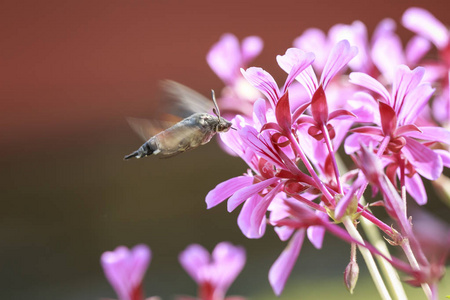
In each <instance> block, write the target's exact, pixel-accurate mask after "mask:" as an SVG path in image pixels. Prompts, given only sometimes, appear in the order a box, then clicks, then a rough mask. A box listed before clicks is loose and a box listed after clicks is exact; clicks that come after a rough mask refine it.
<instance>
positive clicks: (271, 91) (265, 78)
mask: <svg viewBox="0 0 450 300" xmlns="http://www.w3.org/2000/svg"><path fill="white" fill-rule="evenodd" d="M241 73H242V75H244V77H245V79H247V81H248V82H250V83H251V84H252V85H253V86H254V87H256V88H257V89H258V90H260V91H261V92H262V93H263V94H264V95H265V96H266V97H267V99H269V101H271V103H272V105H275V104H276V103H277V101H278V99H279V98H280V93H279V89H278V85H277V83H276V82H275V79H273V77H272V75H270V74H269V73H268V72H266V71H264V70H263V69H261V68H256V67H251V68H248V69H247V70H244V69H241Z"/></svg>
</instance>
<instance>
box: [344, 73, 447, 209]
mask: <svg viewBox="0 0 450 300" xmlns="http://www.w3.org/2000/svg"><path fill="white" fill-rule="evenodd" d="M424 73H425V70H424V68H422V67H417V68H416V69H414V70H410V69H409V68H408V67H407V66H404V65H402V66H399V67H398V69H397V72H396V75H395V79H394V83H393V87H392V91H391V92H390V93H389V92H388V91H387V89H386V88H385V87H384V86H383V85H382V84H381V83H380V82H378V81H377V80H375V79H374V78H372V77H370V76H369V75H367V74H364V73H358V72H354V73H351V74H350V82H352V83H354V84H357V85H360V86H363V87H366V88H367V89H369V90H371V91H373V92H374V93H376V94H377V97H378V99H379V102H378V103H377V102H376V101H375V99H374V98H373V97H372V96H371V95H370V94H366V98H367V99H372V100H370V101H366V102H365V104H364V105H366V108H367V106H371V107H372V111H373V112H378V114H375V116H372V117H369V118H367V119H366V120H364V119H360V121H363V122H364V121H368V122H375V123H378V126H377V127H373V126H371V127H368V126H367V127H360V128H356V129H354V130H353V131H354V132H356V133H357V134H354V135H352V136H350V137H349V138H347V140H346V143H345V147H346V152H347V153H352V152H354V151H355V150H357V149H359V147H360V143H361V142H363V143H364V144H365V145H369V144H370V143H371V144H372V145H376V144H378V143H379V142H381V140H382V139H383V138H386V137H387V138H389V143H388V145H387V151H388V152H387V153H385V155H383V157H384V158H386V159H388V162H387V165H389V167H388V170H387V172H388V175H389V176H390V178H391V180H392V182H395V180H394V177H395V175H396V174H397V171H398V172H400V174H403V175H402V176H401V178H400V179H401V182H402V184H405V185H406V189H407V190H408V192H409V193H410V194H411V196H413V198H414V199H415V200H416V201H417V202H418V203H419V204H424V203H426V201H427V197H426V193H425V189H424V187H423V183H422V180H421V179H420V177H419V176H418V175H417V174H416V172H417V173H419V174H420V175H422V176H423V177H425V178H427V179H430V180H435V179H437V178H438V177H439V176H440V174H441V173H442V170H443V160H442V157H441V156H446V154H440V153H439V152H436V151H433V150H432V149H430V148H429V147H428V146H427V145H426V144H423V143H420V142H418V141H416V140H415V138H417V139H421V140H426V141H438V142H442V143H449V141H450V132H449V131H447V130H445V129H444V128H441V127H434V126H422V127H418V126H416V125H415V124H414V123H415V121H416V119H417V118H418V116H419V114H420V112H421V110H422V109H423V107H424V106H425V105H426V104H427V102H428V100H429V99H430V97H431V95H432V93H433V92H434V89H433V88H432V87H431V85H430V84H429V83H426V82H423V81H422V78H423V76H424ZM360 95H361V93H360ZM405 174H406V175H407V176H405Z"/></svg>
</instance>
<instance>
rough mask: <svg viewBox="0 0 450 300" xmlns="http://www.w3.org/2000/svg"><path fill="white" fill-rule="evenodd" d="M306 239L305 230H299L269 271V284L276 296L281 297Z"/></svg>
mask: <svg viewBox="0 0 450 300" xmlns="http://www.w3.org/2000/svg"><path fill="white" fill-rule="evenodd" d="M304 238H305V230H304V229H300V230H297V231H296V232H295V233H294V235H293V236H292V238H291V240H290V241H289V244H288V245H287V247H286V248H285V249H284V250H283V252H282V253H281V255H280V256H279V257H278V259H277V260H276V261H275V263H274V264H273V265H272V267H271V268H270V271H269V282H270V285H271V286H272V289H273V291H274V293H275V295H277V296H280V295H281V292H283V289H284V286H285V285H286V281H287V279H288V277H289V275H290V274H291V271H292V268H293V267H294V264H295V262H296V261H297V258H298V256H299V254H300V250H301V248H302V245H303V240H304Z"/></svg>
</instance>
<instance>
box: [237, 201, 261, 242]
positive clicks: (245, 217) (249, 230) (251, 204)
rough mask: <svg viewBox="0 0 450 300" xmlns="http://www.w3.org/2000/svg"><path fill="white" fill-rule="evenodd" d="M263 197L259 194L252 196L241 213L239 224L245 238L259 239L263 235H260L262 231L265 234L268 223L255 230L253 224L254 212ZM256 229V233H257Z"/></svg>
mask: <svg viewBox="0 0 450 300" xmlns="http://www.w3.org/2000/svg"><path fill="white" fill-rule="evenodd" d="M261 199H262V197H261V196H260V195H259V194H255V195H253V196H251V197H250V198H249V199H248V200H247V201H245V203H244V205H243V206H242V209H241V212H240V213H239V216H238V219H237V223H238V226H239V229H240V230H241V231H242V233H243V234H244V236H246V237H247V238H249V239H258V238H260V237H261V236H262V235H261V234H260V231H262V232H263V233H264V231H265V229H266V228H265V227H266V222H263V223H261V227H258V228H255V226H252V224H251V216H252V213H253V211H254V210H255V207H256V206H257V205H258V203H259V202H260V201H261ZM255 229H256V231H255Z"/></svg>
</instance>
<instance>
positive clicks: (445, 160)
mask: <svg viewBox="0 0 450 300" xmlns="http://www.w3.org/2000/svg"><path fill="white" fill-rule="evenodd" d="M434 152H436V153H437V154H438V155H439V156H440V157H441V159H442V164H443V165H444V166H445V167H447V168H450V152H448V151H447V150H443V149H436V150H434Z"/></svg>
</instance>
